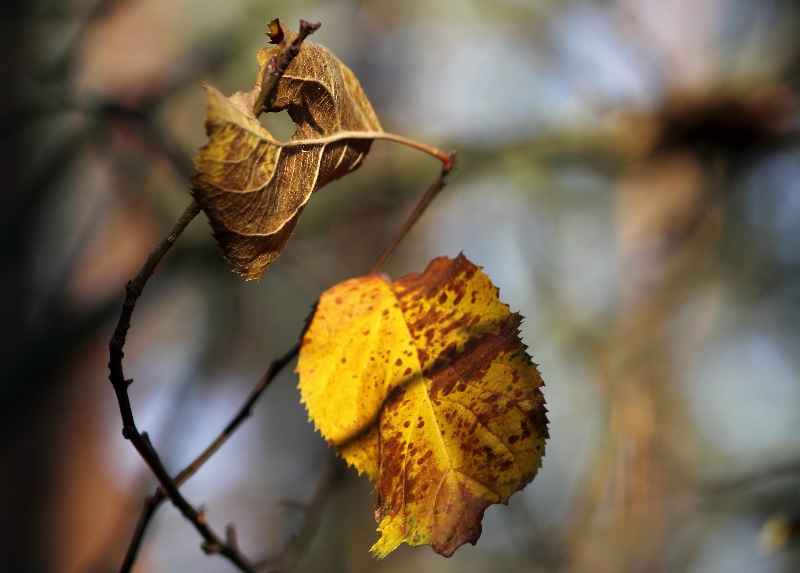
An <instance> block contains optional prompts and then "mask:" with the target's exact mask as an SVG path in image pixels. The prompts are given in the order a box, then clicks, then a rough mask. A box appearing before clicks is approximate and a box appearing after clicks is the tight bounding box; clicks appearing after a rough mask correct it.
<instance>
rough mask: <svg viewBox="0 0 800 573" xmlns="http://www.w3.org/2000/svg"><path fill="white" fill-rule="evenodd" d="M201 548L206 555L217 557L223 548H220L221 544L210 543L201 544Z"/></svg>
mask: <svg viewBox="0 0 800 573" xmlns="http://www.w3.org/2000/svg"><path fill="white" fill-rule="evenodd" d="M200 548H201V549H202V550H203V553H205V554H206V555H215V554H217V553H219V552H220V551H221V550H222V547H221V546H220V544H219V543H209V542H205V543H203V544H201V545H200Z"/></svg>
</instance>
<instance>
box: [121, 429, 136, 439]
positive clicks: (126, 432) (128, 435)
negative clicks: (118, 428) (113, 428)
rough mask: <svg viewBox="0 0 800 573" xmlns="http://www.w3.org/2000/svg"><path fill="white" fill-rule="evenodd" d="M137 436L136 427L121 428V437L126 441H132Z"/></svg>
mask: <svg viewBox="0 0 800 573" xmlns="http://www.w3.org/2000/svg"><path fill="white" fill-rule="evenodd" d="M138 434H139V430H137V429H136V426H122V437H123V438H125V439H126V440H132V439H133V438H135V437H136V436H137V435H138Z"/></svg>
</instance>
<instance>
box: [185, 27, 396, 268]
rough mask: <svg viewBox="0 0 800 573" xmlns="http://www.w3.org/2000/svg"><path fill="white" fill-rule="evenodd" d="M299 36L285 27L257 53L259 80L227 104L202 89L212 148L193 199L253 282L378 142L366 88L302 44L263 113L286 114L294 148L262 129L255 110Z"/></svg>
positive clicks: (200, 163)
mask: <svg viewBox="0 0 800 573" xmlns="http://www.w3.org/2000/svg"><path fill="white" fill-rule="evenodd" d="M293 37H294V34H293V33H292V32H291V31H290V30H288V29H287V28H286V27H285V26H284V25H283V24H282V23H280V22H279V21H273V22H272V23H271V24H270V38H271V39H273V41H278V42H279V43H278V44H277V45H276V46H274V47H270V48H264V49H262V50H261V51H260V52H259V53H258V57H257V59H258V63H259V67H260V73H259V80H258V82H257V83H256V87H254V88H253V90H251V91H250V92H247V93H242V92H237V93H236V94H234V95H232V96H231V97H230V98H227V97H225V96H224V95H223V94H222V93H220V92H219V91H217V90H216V89H214V88H213V87H211V86H206V90H207V92H208V103H207V111H206V133H207V134H208V137H209V142H208V144H207V145H205V146H204V147H202V148H201V149H200V153H199V155H198V157H196V158H195V165H196V167H197V169H198V170H199V173H198V174H197V175H195V176H194V177H193V178H192V183H193V188H192V193H193V195H194V198H195V200H196V201H197V202H198V203H199V204H200V206H201V207H202V208H203V211H204V212H205V213H206V215H207V216H208V218H209V221H210V223H211V227H212V229H213V230H214V236H215V237H216V239H217V241H218V243H219V244H220V246H221V247H222V249H223V252H224V254H225V258H226V259H227V260H228V261H229V262H230V263H231V264H233V265H234V267H235V270H236V271H237V272H239V273H241V274H243V275H246V276H247V278H248V279H257V278H260V277H261V276H262V275H263V274H264V272H265V271H266V269H267V267H268V266H269V265H270V264H271V263H272V261H273V260H275V258H276V257H277V256H278V254H279V253H280V251H281V250H282V249H283V247H284V245H285V244H286V241H287V240H288V239H289V236H290V235H291V234H292V231H293V230H294V227H295V226H296V225H297V220H298V218H299V216H300V213H301V211H302V210H303V207H304V206H305V204H306V202H307V201H308V198H309V197H310V195H311V193H312V192H314V191H316V190H317V189H319V188H321V187H322V186H324V185H326V184H327V183H330V182H331V181H333V180H335V179H338V178H339V177H342V176H343V175H346V174H347V173H349V172H351V171H353V170H354V169H356V168H357V167H358V166H359V165H360V164H361V162H362V160H363V158H364V156H365V155H366V154H367V152H368V151H369V148H370V144H371V143H372V140H373V139H374V138H375V137H376V135H379V134H381V133H382V130H381V126H380V123H379V122H378V119H377V118H376V117H375V113H374V112H373V110H372V107H371V106H370V104H369V102H368V101H367V98H366V96H365V95H364V92H363V90H362V89H361V85H360V84H359V83H358V80H357V79H356V77H355V76H354V75H353V73H352V72H351V71H350V70H349V69H348V68H347V67H346V66H345V65H344V64H342V62H340V61H339V60H338V59H337V58H336V56H334V55H333V54H332V53H331V52H330V51H328V50H327V49H326V48H324V47H322V46H320V45H318V44H314V43H313V42H304V43H303V44H302V46H301V49H300V53H299V54H298V55H297V56H296V57H295V58H294V60H292V62H291V64H289V67H288V68H287V70H286V72H285V74H284V75H283V77H282V78H281V79H280V81H279V82H278V84H277V86H276V87H275V89H274V90H273V92H272V94H271V95H270V97H269V98H268V99H267V101H266V104H265V105H264V111H267V112H275V111H281V110H284V109H285V110H287V111H288V113H289V116H290V117H291V119H292V121H293V122H294V124H295V126H296V127H297V129H296V131H295V133H294V135H292V138H291V139H290V140H289V141H288V142H282V141H278V140H276V139H275V138H274V137H272V135H271V134H270V133H269V132H268V131H267V130H266V129H265V128H264V127H263V126H262V125H261V124H260V123H259V121H258V120H257V119H256V116H255V115H254V113H253V107H254V105H255V103H256V100H257V98H258V95H259V93H260V91H261V85H262V83H263V82H264V81H265V80H266V78H267V77H268V75H269V73H270V65H269V63H270V61H272V60H273V58H276V57H280V56H281V54H282V53H283V51H284V49H285V48H286V44H287V42H290V41H291V40H292V38H293Z"/></svg>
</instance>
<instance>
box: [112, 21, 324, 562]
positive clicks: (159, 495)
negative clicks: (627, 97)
mask: <svg viewBox="0 0 800 573" xmlns="http://www.w3.org/2000/svg"><path fill="white" fill-rule="evenodd" d="M317 28H319V24H308V23H307V22H305V21H303V20H301V21H300V33H298V35H297V36H296V37H295V38H294V40H293V41H292V42H291V43H290V44H289V45H288V46H287V47H286V49H285V50H284V53H283V56H282V58H281V59H280V61H279V62H278V65H277V66H276V68H275V71H273V73H272V74H271V80H270V81H269V82H267V83H266V84H265V85H264V86H262V91H261V94H260V96H259V97H260V98H261V97H263V98H264V100H266V98H267V97H268V96H269V93H270V91H271V90H272V89H273V88H274V87H275V85H276V84H277V81H278V80H279V79H280V77H281V76H282V75H283V73H284V72H285V71H286V67H287V66H288V65H289V63H290V62H291V61H292V59H293V58H294V57H295V56H296V55H297V54H298V53H299V51H300V45H301V43H302V42H303V40H304V39H305V38H306V37H307V36H308V35H309V34H311V33H313V32H314V30H316V29H317ZM272 78H274V81H272ZM261 105H262V107H263V102H262V104H261ZM199 212H200V206H199V204H198V203H197V202H196V201H192V203H191V204H190V205H189V206H188V207H187V208H186V210H185V211H184V212H183V214H182V215H181V217H180V218H179V219H178V221H177V222H176V223H175V225H174V226H173V228H172V229H171V231H170V233H169V234H168V235H167V236H166V237H165V238H164V239H163V240H162V241H161V243H159V245H158V246H157V247H156V249H155V250H154V251H153V252H152V253H151V254H150V255H149V256H148V258H147V262H146V263H145V264H144V266H143V267H142V269H141V270H140V271H139V274H138V275H137V276H136V278H135V279H133V280H132V281H130V282H128V284H127V285H126V286H125V290H126V296H125V300H124V302H123V305H122V312H121V313H120V317H119V321H118V322H117V326H116V328H115V329H114V334H113V335H112V336H111V340H110V341H109V363H108V368H109V380H110V381H111V384H112V386H113V388H114V392H115V394H116V396H117V402H118V403H119V409H120V416H121V417H122V435H123V437H124V438H125V439H127V440H130V441H131V443H132V444H133V446H134V447H135V448H136V450H137V451H138V452H139V455H140V456H141V457H142V458H143V459H144V461H145V462H146V463H147V465H148V466H149V467H150V469H151V471H152V472H153V474H154V475H155V476H156V478H157V479H158V482H159V484H160V487H159V489H158V491H157V492H156V493H155V494H154V495H153V496H151V497H149V498H148V499H147V500H146V502H145V509H144V511H143V512H142V515H141V516H140V519H139V523H138V524H137V527H136V532H135V534H134V537H133V539H132V541H131V544H130V546H129V548H128V551H127V553H126V556H125V561H124V563H123V565H122V571H129V570H130V568H131V567H132V566H133V563H134V562H135V560H136V555H137V553H138V550H139V546H140V544H141V540H142V537H143V535H144V532H145V530H146V528H147V524H148V523H149V521H150V519H151V518H152V516H153V514H154V513H155V511H156V509H158V506H159V505H160V504H161V502H162V501H163V499H165V498H169V499H170V501H171V502H172V504H173V505H174V506H175V507H177V508H178V510H180V512H181V514H182V515H183V516H184V517H185V518H186V519H188V520H189V521H190V522H191V523H192V525H194V527H195V529H196V530H197V531H198V533H200V535H201V536H202V537H203V541H204V543H203V545H202V547H203V550H204V551H205V552H206V553H209V554H212V553H218V554H220V555H223V556H224V557H226V558H228V560H230V561H231V562H232V563H233V564H234V565H236V566H237V567H238V568H239V569H240V570H241V571H246V572H255V567H254V565H253V564H252V563H251V562H250V561H249V560H248V559H247V558H246V557H245V556H244V555H243V554H242V553H241V551H240V550H239V548H238V544H237V542H236V535H235V530H234V529H233V527H232V526H228V529H227V532H226V537H225V539H224V540H223V539H222V538H221V537H220V536H219V535H218V534H217V533H216V532H214V530H213V529H211V527H210V526H209V525H208V524H207V523H206V520H205V515H204V514H203V512H202V511H198V510H197V509H195V508H194V507H193V506H192V505H191V504H190V503H189V502H188V501H187V500H186V499H185V498H184V497H183V495H182V494H181V493H180V491H178V486H179V485H180V484H181V483H183V482H184V481H186V480H187V479H188V478H189V477H191V476H192V475H194V473H195V472H196V471H197V470H198V469H199V468H200V466H201V465H202V464H203V463H205V461H206V460H208V458H210V457H211V456H212V455H213V454H214V453H215V452H216V451H217V450H218V449H219V448H220V447H221V446H222V445H223V444H224V443H225V442H226V441H227V439H228V437H230V435H231V434H232V433H233V432H234V431H235V430H236V428H237V427H238V426H239V425H240V424H241V423H242V422H243V421H244V420H245V419H246V418H247V417H248V416H249V415H250V412H251V410H252V407H253V405H254V404H255V402H256V400H257V399H258V397H259V396H260V395H261V394H262V393H263V391H264V389H265V388H266V386H267V384H268V383H269V382H270V381H271V380H272V379H273V378H274V377H275V376H276V375H277V373H278V372H279V371H280V370H281V369H282V368H283V367H284V366H285V365H286V364H287V363H288V362H289V361H291V360H292V358H294V356H296V354H297V352H298V351H299V344H297V345H295V346H294V347H293V348H292V349H291V350H290V351H289V352H287V353H286V354H285V355H284V356H283V357H282V358H279V359H278V360H276V361H274V362H273V363H272V365H271V366H270V368H269V369H268V371H267V372H266V373H265V374H264V376H263V377H262V379H261V380H260V381H259V384H257V385H256V388H254V389H253V391H252V392H251V394H250V396H249V397H248V399H247V400H246V401H245V404H244V405H243V406H242V408H241V409H240V410H239V412H238V413H237V415H236V416H235V417H234V419H233V420H231V422H230V423H229V424H228V425H227V426H226V428H225V429H224V430H223V432H222V433H221V434H220V436H218V437H217V439H216V440H214V442H212V443H211V445H210V446H209V447H208V448H206V450H205V451H204V452H203V453H202V454H200V456H199V457H198V458H197V459H196V460H194V461H193V462H192V463H191V464H189V466H187V468H185V469H184V470H183V471H182V472H181V473H180V474H179V475H178V476H177V477H176V479H175V480H173V479H172V478H171V477H170V476H169V474H168V473H167V471H166V469H165V468H164V466H163V464H162V463H161V460H160V459H159V457H158V454H157V453H156V451H155V449H154V448H153V446H152V445H151V444H150V441H149V438H148V437H147V434H146V433H140V432H139V430H138V428H137V427H136V423H135V421H134V417H133V410H132V408H131V403H130V398H129V396H128V386H129V385H130V384H131V383H132V382H133V380H131V379H128V380H126V379H125V375H124V372H123V369H122V358H123V357H124V352H123V348H124V346H125V340H126V338H127V333H128V330H129V329H130V319H131V316H132V314H133V310H134V308H135V306H136V301H137V300H138V298H139V296H141V294H142V291H143V289H144V287H145V285H146V283H147V281H148V280H149V278H150V277H151V276H152V275H153V273H154V272H155V268H156V266H157V265H158V263H159V262H160V261H161V259H162V258H163V257H164V255H165V254H166V253H167V251H168V250H169V249H170V248H171V247H172V245H173V244H174V243H175V241H176V240H177V238H178V237H179V236H180V234H181V233H182V232H183V230H184V229H185V228H186V226H187V225H188V224H189V223H190V222H191V221H192V219H194V217H195V216H197V214H198V213H199Z"/></svg>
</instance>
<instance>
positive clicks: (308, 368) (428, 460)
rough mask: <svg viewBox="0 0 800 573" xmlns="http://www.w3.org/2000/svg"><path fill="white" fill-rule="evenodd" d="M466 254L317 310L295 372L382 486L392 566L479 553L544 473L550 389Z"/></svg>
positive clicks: (513, 319) (325, 419)
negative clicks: (416, 554)
mask: <svg viewBox="0 0 800 573" xmlns="http://www.w3.org/2000/svg"><path fill="white" fill-rule="evenodd" d="M497 295H498V292H497V289H496V288H495V287H494V286H493V285H492V283H491V281H490V280H489V277H488V276H486V274H484V273H483V272H482V271H481V270H480V269H479V268H478V267H476V266H475V265H473V264H472V263H471V262H469V261H468V260H467V259H466V257H464V256H463V255H460V256H459V257H458V258H456V259H455V260H451V259H448V258H445V257H442V258H438V259H435V260H434V261H432V262H431V264H430V265H429V266H428V268H427V270H426V271H425V272H424V273H422V274H419V275H417V274H414V275H408V276H406V277H403V278H401V279H398V280H396V281H394V282H393V283H391V284H390V283H389V282H388V281H387V280H386V279H385V278H383V277H380V276H374V275H373V276H366V277H361V278H357V279H353V280H350V281H346V282H344V283H341V284H339V285H336V286H335V287H333V288H331V289H329V290H328V291H326V292H325V293H324V294H323V295H322V297H321V298H320V301H319V304H318V307H317V310H316V313H315V315H314V319H313V321H312V322H311V324H310V326H309V328H308V331H307V332H306V334H305V336H304V337H303V345H302V349H301V351H300V360H299V362H298V366H297V371H298V372H299V373H300V390H301V392H302V398H303V401H304V402H305V403H306V406H307V407H308V411H309V415H310V417H311V418H312V419H313V420H314V422H315V423H316V425H317V427H318V428H319V429H320V431H321V432H322V435H323V436H324V437H325V438H326V439H327V440H328V442H329V443H331V444H332V445H334V446H336V448H337V450H338V451H339V453H340V454H341V455H342V456H343V457H344V458H345V459H346V460H347V461H348V462H349V463H350V464H351V465H353V466H354V467H355V468H356V469H358V470H359V471H360V472H364V473H366V474H367V475H368V476H369V477H370V479H372V480H373V481H374V482H375V487H376V489H377V492H378V501H377V510H376V519H377V520H378V522H379V531H380V532H381V534H382V535H381V538H380V540H379V541H378V542H377V543H376V544H375V545H374V546H373V547H372V551H373V552H374V553H375V555H377V556H378V557H383V556H385V555H386V554H387V553H389V552H390V551H392V550H393V549H395V548H396V547H397V546H398V545H400V544H401V543H403V542H405V543H408V544H410V545H422V544H428V545H431V546H432V547H433V549H434V550H436V551H437V552H438V553H441V554H443V555H447V556H449V555H452V554H453V552H454V551H455V550H456V549H457V548H458V547H459V546H460V545H462V544H464V543H467V542H470V543H473V544H474V543H475V542H476V541H477V540H478V537H479V536H480V534H481V519H482V517H483V512H484V510H485V509H486V507H487V506H489V505H490V504H492V503H506V501H507V500H508V498H509V496H510V495H511V494H512V493H514V492H515V491H518V490H520V489H522V488H523V487H524V486H525V485H527V484H528V483H529V482H530V481H531V480H532V479H533V477H534V475H535V474H536V470H537V469H538V468H539V467H540V465H541V461H542V455H543V454H544V443H545V439H546V438H547V418H546V416H545V412H546V410H545V407H544V398H543V397H542V393H541V390H540V388H541V386H542V379H541V377H540V375H539V373H538V371H537V370H536V365H534V364H533V363H532V362H531V360H530V357H529V356H528V355H527V353H526V351H525V350H526V349H525V346H524V345H523V344H522V342H521V340H520V338H519V325H520V322H521V317H520V316H519V315H518V314H516V313H512V312H510V311H509V309H508V307H507V306H506V305H505V304H503V303H502V302H500V300H499V299H498V296H497Z"/></svg>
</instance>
